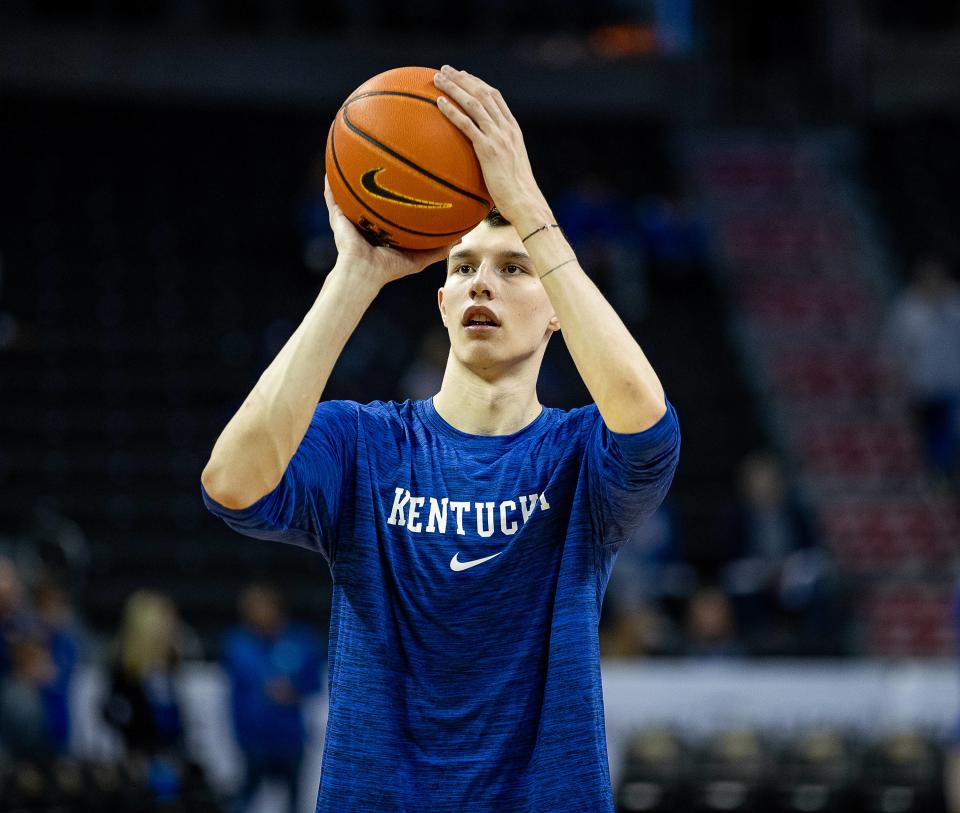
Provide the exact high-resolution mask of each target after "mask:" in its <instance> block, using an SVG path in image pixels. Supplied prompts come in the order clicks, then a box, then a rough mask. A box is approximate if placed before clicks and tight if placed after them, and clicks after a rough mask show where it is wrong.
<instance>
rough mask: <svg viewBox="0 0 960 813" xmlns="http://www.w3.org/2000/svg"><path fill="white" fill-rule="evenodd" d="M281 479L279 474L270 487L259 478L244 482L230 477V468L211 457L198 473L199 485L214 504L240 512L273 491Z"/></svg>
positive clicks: (281, 475)
mask: <svg viewBox="0 0 960 813" xmlns="http://www.w3.org/2000/svg"><path fill="white" fill-rule="evenodd" d="M234 470H236V468H235V467H234ZM282 477H283V474H282V472H281V474H280V476H279V477H277V478H276V480H275V481H273V483H272V485H271V484H269V483H267V482H266V481H265V480H261V479H259V478H253V479H250V480H248V481H246V482H245V481H243V480H242V479H238V478H237V477H236V476H233V475H231V473H230V467H228V466H225V465H224V464H223V463H222V462H221V461H219V460H214V458H212V457H211V458H210V460H209V461H208V462H207V465H206V466H204V467H203V471H202V472H201V473H200V483H201V484H202V485H203V490H204V491H206V492H207V496H208V497H210V499H212V500H213V501H214V502H216V503H218V504H220V505H222V506H223V507H224V508H228V509H230V510H231V511H240V510H243V509H245V508H249V507H250V506H251V505H253V504H254V503H255V502H256V501H257V500H259V499H261V498H262V497H264V496H265V495H267V494H269V493H270V492H271V491H273V489H274V488H276V486H277V484H278V483H279V482H280V479H281V478H282Z"/></svg>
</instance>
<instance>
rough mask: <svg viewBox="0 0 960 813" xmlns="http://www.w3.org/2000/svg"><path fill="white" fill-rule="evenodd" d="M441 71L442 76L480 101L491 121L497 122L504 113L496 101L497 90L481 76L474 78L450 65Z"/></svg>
mask: <svg viewBox="0 0 960 813" xmlns="http://www.w3.org/2000/svg"><path fill="white" fill-rule="evenodd" d="M440 71H441V76H447V77H449V78H450V79H451V80H452V81H453V82H455V83H456V84H458V85H459V86H460V87H462V88H463V89H464V90H466V91H467V92H468V93H469V94H470V95H472V96H473V97H474V98H475V99H477V100H479V101H480V103H481V104H482V105H483V107H484V109H485V110H486V112H487V115H489V116H490V118H491V119H494V120H496V119H497V118H498V117H499V116H500V115H501V113H502V111H501V109H500V107H499V106H498V105H497V103H496V101H495V100H494V94H495V93H497V89H496V88H494V87H491V86H490V85H488V84H487V83H486V82H484V81H483V80H482V79H481V78H480V77H479V76H474V75H473V74H472V73H468V72H467V71H458V70H457V69H456V68H452V67H451V66H450V65H444V66H443V68H441V69H440Z"/></svg>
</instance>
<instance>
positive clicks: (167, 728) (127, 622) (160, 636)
mask: <svg viewBox="0 0 960 813" xmlns="http://www.w3.org/2000/svg"><path fill="white" fill-rule="evenodd" d="M178 626H179V620H178V617H177V610H176V607H175V606H174V604H173V602H172V601H171V600H170V599H169V598H167V597H166V596H165V595H162V594H161V593H155V592H152V591H149V590H140V591H138V592H136V593H134V594H133V595H132V596H130V598H129V599H128V600H127V604H126V607H125V608H124V614H123V622H122V626H121V629H120V636H119V639H118V641H117V645H116V651H115V654H114V659H113V663H112V664H111V669H110V687H109V691H108V694H107V699H106V702H105V704H104V708H103V713H104V717H105V719H106V720H107V722H108V723H109V724H110V725H111V726H113V727H114V728H116V729H117V731H118V732H119V733H120V735H121V736H122V737H123V740H124V744H125V746H126V749H127V753H128V755H130V756H137V757H152V756H155V755H157V754H161V753H163V752H178V751H182V748H183V725H182V722H181V717H180V704H179V702H178V700H177V690H176V676H177V670H178V667H179V664H180V660H181V656H182V652H181V646H180V640H179V638H180V636H179V630H178Z"/></svg>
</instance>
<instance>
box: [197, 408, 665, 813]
mask: <svg viewBox="0 0 960 813" xmlns="http://www.w3.org/2000/svg"><path fill="white" fill-rule="evenodd" d="M679 449H680V430H679V425H678V422H677V416H676V412H675V411H674V409H673V407H672V405H670V404H669V403H668V405H667V412H666V414H665V415H664V416H663V417H662V418H661V419H660V421H659V422H658V423H657V424H656V425H655V426H653V427H651V428H649V429H647V430H646V431H644V432H639V433H636V434H617V433H614V432H610V431H609V430H608V429H607V428H606V427H605V425H604V424H603V421H602V420H601V418H600V413H599V412H598V410H597V408H596V406H595V405H590V406H586V407H581V408H579V409H574V410H570V411H563V410H559V409H550V408H544V409H543V410H542V412H541V413H540V415H539V416H538V417H537V418H536V419H535V420H534V421H532V422H531V423H530V424H528V425H527V426H525V427H524V428H523V429H521V430H520V431H519V432H515V433H514V434H512V435H492V436H487V435H469V434H466V433H464V432H461V431H459V430H457V429H455V428H454V427H452V426H451V425H450V424H448V423H447V422H446V421H444V420H443V419H442V418H441V417H440V415H439V414H438V413H437V411H436V410H435V409H434V407H433V402H432V401H431V400H426V401H406V402H404V403H394V402H386V403H385V402H379V401H377V402H373V403H370V404H366V405H360V404H357V403H354V402H352V401H325V402H321V403H320V404H319V406H318V407H317V409H316V412H315V414H314V417H313V421H312V422H311V424H310V427H309V429H308V430H307V433H306V435H305V436H304V439H303V441H302V442H301V444H300V447H299V448H298V449H297V452H296V454H295V455H294V457H293V459H292V460H291V461H290V465H289V466H288V467H287V470H286V472H285V473H284V476H283V479H282V480H281V481H280V483H279V484H278V485H277V487H276V489H274V491H273V492H271V493H270V494H267V495H265V496H264V497H262V498H261V499H259V500H258V501H257V502H255V503H254V504H253V505H251V506H250V507H248V508H245V509H242V510H236V511H234V510H228V509H225V508H223V507H222V506H219V505H218V504H217V503H215V502H214V501H213V500H212V499H210V497H209V495H207V494H206V493H205V492H204V493H203V497H204V500H205V502H206V504H207V506H208V507H209V508H210V510H211V511H213V512H214V513H215V514H217V515H218V516H220V517H222V518H223V519H224V520H225V521H226V523H227V524H228V525H229V526H230V527H232V528H234V529H236V530H237V531H239V532H241V533H243V534H246V535H248V536H254V537H257V538H261V539H274V540H279V541H282V542H291V543H294V544H298V545H303V546H305V547H307V548H311V549H313V550H317V551H319V552H320V553H322V554H323V556H324V557H325V558H326V559H327V561H328V563H329V565H330V569H331V572H332V575H333V606H332V616H331V621H330V639H329V670H330V671H329V682H330V687H329V688H330V711H329V720H328V723H327V736H326V742H325V746H324V757H323V769H322V774H321V777H320V791H319V798H318V800H317V810H318V811H321V812H322V813H326V812H327V811H336V813H353V812H354V811H356V813H361V812H362V813H368V812H369V811H380V812H386V811H390V813H393V812H395V811H402V812H403V813H447V812H448V811H449V813H462V811H465V810H469V811H471V813H487V812H488V811H489V813H502V811H505V810H509V811H511V813H540V811H547V810H549V811H551V812H552V813H563V812H564V811H569V812H570V813H574V812H575V813H584V812H585V811H612V810H613V793H612V789H611V786H610V774H609V769H608V764H607V750H606V739H605V734H604V719H603V696H602V689H601V685H600V653H599V646H598V639H597V624H598V621H599V618H600V605H601V602H602V600H603V593H604V589H605V588H606V584H607V580H608V577H609V575H610V570H611V568H612V567H613V562H614V559H615V557H616V554H617V551H618V550H619V548H620V546H621V545H622V544H623V542H624V541H625V540H626V539H627V538H628V536H629V534H630V531H631V530H633V529H634V527H635V526H636V525H637V523H639V522H641V521H642V520H643V519H644V518H645V517H647V516H648V515H650V514H651V513H653V511H654V510H655V509H656V507H657V506H658V505H659V504H660V502H661V501H662V500H663V498H664V496H665V494H666V492H667V489H668V488H669V486H670V483H671V481H672V479H673V473H674V470H675V468H676V465H677V458H678V455H679Z"/></svg>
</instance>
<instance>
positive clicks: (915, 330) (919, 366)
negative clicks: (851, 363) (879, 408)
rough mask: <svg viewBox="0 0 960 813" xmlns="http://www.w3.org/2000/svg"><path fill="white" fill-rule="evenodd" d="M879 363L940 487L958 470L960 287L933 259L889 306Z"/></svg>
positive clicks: (925, 261) (921, 266) (924, 262)
mask: <svg viewBox="0 0 960 813" xmlns="http://www.w3.org/2000/svg"><path fill="white" fill-rule="evenodd" d="M881 357H882V358H884V359H889V364H888V369H889V371H890V373H891V374H892V377H893V378H894V382H895V383H896V384H898V385H900V386H901V387H903V388H904V389H905V391H906V394H907V397H908V399H909V401H910V407H911V411H912V412H913V416H914V420H915V422H916V425H917V427H918V429H919V432H920V434H921V436H922V438H923V446H924V453H925V456H926V464H927V468H928V470H929V471H930V473H931V474H932V475H933V476H934V477H935V478H937V479H938V480H940V481H943V482H950V481H952V482H953V483H954V484H955V485H956V483H957V482H958V473H960V472H958V468H960V286H958V285H957V283H956V281H954V280H953V278H952V277H951V276H950V272H949V271H948V269H947V266H946V264H945V263H944V261H943V260H941V259H939V258H926V259H923V260H921V261H920V262H919V263H917V265H916V267H915V268H914V270H913V278H912V280H911V282H910V284H909V285H908V286H907V287H906V289H905V290H904V291H903V292H902V293H901V294H900V296H899V297H898V298H897V300H896V301H895V302H894V304H893V307H892V309H891V312H890V315H889V317H888V320H887V325H886V329H885V332H884V340H883V346H882V349H881Z"/></svg>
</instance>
